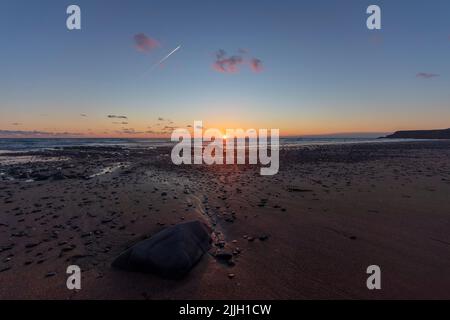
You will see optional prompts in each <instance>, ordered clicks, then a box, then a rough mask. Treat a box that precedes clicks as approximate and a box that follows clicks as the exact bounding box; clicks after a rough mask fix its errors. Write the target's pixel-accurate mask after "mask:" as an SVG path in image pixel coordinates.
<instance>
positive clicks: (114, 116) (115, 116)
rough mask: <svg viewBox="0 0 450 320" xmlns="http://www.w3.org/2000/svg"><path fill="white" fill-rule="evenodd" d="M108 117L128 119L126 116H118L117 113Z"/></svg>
mask: <svg viewBox="0 0 450 320" xmlns="http://www.w3.org/2000/svg"><path fill="white" fill-rule="evenodd" d="M108 118H110V119H128V117H127V116H118V115H115V114H110V115H108Z"/></svg>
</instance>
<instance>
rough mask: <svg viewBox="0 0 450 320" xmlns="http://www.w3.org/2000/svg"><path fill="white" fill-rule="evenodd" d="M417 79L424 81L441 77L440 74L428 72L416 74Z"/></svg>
mask: <svg viewBox="0 0 450 320" xmlns="http://www.w3.org/2000/svg"><path fill="white" fill-rule="evenodd" d="M416 77H417V78H422V79H431V78H436V77H439V74H435V73H428V72H419V73H418V74H416Z"/></svg>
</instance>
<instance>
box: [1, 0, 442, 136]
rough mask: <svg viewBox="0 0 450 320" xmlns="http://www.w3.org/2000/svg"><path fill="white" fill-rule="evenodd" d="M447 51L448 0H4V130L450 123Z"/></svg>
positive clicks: (355, 128)
mask: <svg viewBox="0 0 450 320" xmlns="http://www.w3.org/2000/svg"><path fill="white" fill-rule="evenodd" d="M71 4H76V5H78V6H79V7H80V8H81V30H68V29H67V27H66V19H67V17H68V15H67V13H66V8H67V7H68V6H69V5H71ZM371 4H376V5H378V6H379V7H380V8H381V24H382V29H381V30H368V28H367V26H366V19H367V17H368V16H369V15H368V14H367V13H366V9H367V7H368V6H369V5H371ZM176 48H178V49H177V50H175V49H176ZM174 50H175V51H174ZM172 51H174V52H173V53H172V54H171V55H170V56H169V57H167V55H168V54H169V53H171V52H172ZM165 57H167V59H165V60H164V61H163V62H162V63H159V62H160V61H161V60H162V59H163V58H165ZM449 57H450V1H448V0H431V1H415V0H409V1H406V0H396V1H380V0H378V1H377V0H370V1H366V0H345V1H342V0H339V1H338V0H315V1H302V0H281V1H274V0H272V1H267V0H239V1H238V0H227V1H215V0H177V1H176V0H162V1H160V0H158V1H156V0H154V1H153V0H146V1H144V0H130V1H119V0H114V1H105V0H89V1H85V0H71V1H65V0H53V1H50V0H41V1H33V2H31V1H29V0H1V2H0V137H16V136H44V135H49V136H83V137H159V136H167V135H170V132H171V131H172V129H173V128H179V127H180V128H183V127H188V126H192V125H193V123H194V121H195V120H202V121H203V124H204V126H205V127H209V128H219V129H221V130H225V129H226V128H230V129H231V128H244V129H249V128H254V129H260V128H268V129H271V128H277V129H280V133H281V135H285V136H289V135H294V136H296V135H316V134H317V135H323V134H329V133H353V134H354V135H358V134H362V133H365V134H367V133H374V134H378V133H381V132H383V133H384V132H392V131H396V130H407V129H438V128H448V127H450V90H449V88H450V61H449Z"/></svg>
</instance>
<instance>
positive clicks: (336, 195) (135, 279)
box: [0, 141, 450, 299]
mask: <svg viewBox="0 0 450 320" xmlns="http://www.w3.org/2000/svg"><path fill="white" fill-rule="evenodd" d="M169 154H170V149H168V148H164V147H161V148H157V149H150V150H147V149H146V150H144V149H131V150H130V149H122V148H118V147H104V148H102V147H82V148H75V147H72V148H65V149H60V150H52V151H43V152H33V153H27V154H20V153H19V154H14V155H8V154H2V156H18V157H20V156H22V157H23V156H28V157H29V156H33V157H42V158H51V159H52V161H51V162H45V161H41V162H32V163H26V162H23V161H20V162H19V163H11V162H9V163H7V164H6V163H5V164H2V165H0V173H1V175H0V208H1V209H0V298H2V299H6V298H10V299H314V298H318V299H356V298H362V299H381V298H384V299H391V298H392V299H405V298H413V299H414V298H425V299H436V298H447V299H448V298H450V198H449V194H450V142H449V141H424V142H409V143H406V142H405V143H403V142H402V143H400V142H398V143H397V142H396V143H376V144H354V145H340V146H337V145H332V146H318V147H303V148H300V149H289V150H282V151H281V153H280V172H279V173H278V174H277V175H275V176H260V175H259V168H258V167H254V166H235V165H226V166H206V165H204V166H203V165H202V166H175V165H173V164H172V163H171V161H170V157H169ZM22 159H23V158H22ZM58 159H61V160H58ZM196 219H200V220H202V221H204V222H206V223H207V224H208V225H210V226H211V227H212V228H213V230H214V232H215V241H214V244H213V249H212V250H211V251H210V252H209V253H208V254H206V255H205V256H204V257H203V258H202V260H201V261H200V263H199V264H198V265H197V266H195V268H194V269H193V270H192V271H191V272H190V274H189V275H188V276H187V277H186V278H184V279H182V280H165V279H161V278H159V277H157V276H154V275H149V274H140V273H129V272H124V271H120V270H116V269H113V268H111V266H110V264H111V262H112V261H113V260H114V258H115V257H117V256H118V255H119V254H120V253H121V252H122V251H123V250H124V249H125V248H127V247H129V246H130V245H131V244H133V243H135V242H137V241H139V240H142V239H145V238H146V237H149V236H151V235H153V234H155V233H157V232H158V231H160V230H162V229H163V228H165V227H167V226H169V225H173V224H177V223H180V222H182V221H189V220H196ZM217 250H221V252H227V253H230V254H232V255H233V258H232V262H229V261H228V262H224V261H223V259H218V258H217V257H215V256H214V254H215V253H216V251H217ZM71 264H76V265H79V266H80V267H81V269H82V289H81V290H79V291H70V290H68V289H67V288H66V279H67V275H66V273H65V271H66V268H67V266H69V265H71ZM373 264H376V265H379V266H380V267H381V272H382V279H381V283H382V289H381V290H375V291H373V290H372V291H371V290H368V289H367V287H366V279H367V277H368V275H367V274H366V268H367V267H368V266H369V265H373Z"/></svg>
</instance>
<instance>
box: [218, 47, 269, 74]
mask: <svg viewBox="0 0 450 320" xmlns="http://www.w3.org/2000/svg"><path fill="white" fill-rule="evenodd" d="M238 52H239V54H237V55H232V56H228V55H227V53H226V51H225V50H223V49H219V50H218V51H217V52H216V54H215V57H216V59H215V61H214V63H213V65H212V67H213V69H214V70H215V71H217V72H221V73H237V72H239V68H240V66H241V65H243V64H247V63H248V64H249V66H250V69H251V70H252V71H253V72H261V71H262V70H263V66H262V61H261V60H260V59H257V58H252V59H250V60H247V59H246V58H245V57H244V55H246V54H247V53H248V50H246V49H239V50H238Z"/></svg>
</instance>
